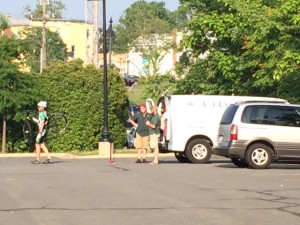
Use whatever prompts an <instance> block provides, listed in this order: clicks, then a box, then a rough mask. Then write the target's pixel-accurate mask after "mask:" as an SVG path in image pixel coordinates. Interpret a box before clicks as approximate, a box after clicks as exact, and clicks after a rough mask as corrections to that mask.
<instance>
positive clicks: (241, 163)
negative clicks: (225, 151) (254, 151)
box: [231, 158, 249, 168]
mask: <svg viewBox="0 0 300 225" xmlns="http://www.w3.org/2000/svg"><path fill="white" fill-rule="evenodd" d="M231 162H232V163H233V164H234V165H236V166H237V167H240V168H247V167H249V165H248V163H247V162H246V160H245V159H238V158H231Z"/></svg>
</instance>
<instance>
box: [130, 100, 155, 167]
mask: <svg viewBox="0 0 300 225" xmlns="http://www.w3.org/2000/svg"><path fill="white" fill-rule="evenodd" d="M150 117H151V115H150V114H148V113H147V112H146V105H145V104H141V105H140V112H138V113H136V114H134V115H133V116H131V117H130V118H129V120H128V121H129V122H130V123H131V124H132V125H133V126H135V127H136V144H135V147H136V149H137V150H138V159H137V160H136V163H146V154H147V149H148V148H149V127H148V126H147V125H146V122H147V121H148V120H150Z"/></svg>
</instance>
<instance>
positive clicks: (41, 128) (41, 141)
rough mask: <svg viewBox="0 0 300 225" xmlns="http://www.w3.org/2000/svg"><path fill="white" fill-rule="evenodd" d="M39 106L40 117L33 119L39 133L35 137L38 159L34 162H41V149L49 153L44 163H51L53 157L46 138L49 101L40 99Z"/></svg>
mask: <svg viewBox="0 0 300 225" xmlns="http://www.w3.org/2000/svg"><path fill="white" fill-rule="evenodd" d="M37 106H38V111H39V117H38V119H35V118H33V120H34V121H35V122H36V123H37V124H38V134H37V136H36V139H35V153H36V160H35V161H34V162H33V164H40V155H41V149H42V150H43V152H45V154H46V155H47V160H46V161H44V162H43V163H44V164H50V163H52V161H51V157H50V154H49V151H48V149H47V147H46V145H45V139H46V136H47V122H48V116H47V112H46V108H47V102H45V101H40V102H39V103H38V104H37Z"/></svg>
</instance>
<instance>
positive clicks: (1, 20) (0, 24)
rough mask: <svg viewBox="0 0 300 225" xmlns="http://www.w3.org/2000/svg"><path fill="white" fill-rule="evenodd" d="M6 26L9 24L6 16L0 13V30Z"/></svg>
mask: <svg viewBox="0 0 300 225" xmlns="http://www.w3.org/2000/svg"><path fill="white" fill-rule="evenodd" d="M8 26H9V25H8V20H7V18H6V17H5V16H4V15H2V14H1V13H0V31H3V30H5V29H6V28H8Z"/></svg>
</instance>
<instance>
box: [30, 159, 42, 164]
mask: <svg viewBox="0 0 300 225" xmlns="http://www.w3.org/2000/svg"><path fill="white" fill-rule="evenodd" d="M32 164H41V162H40V161H39V160H35V161H33V162H32Z"/></svg>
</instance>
